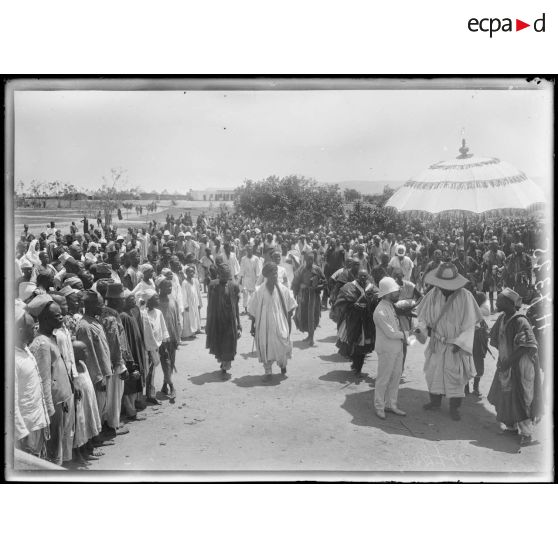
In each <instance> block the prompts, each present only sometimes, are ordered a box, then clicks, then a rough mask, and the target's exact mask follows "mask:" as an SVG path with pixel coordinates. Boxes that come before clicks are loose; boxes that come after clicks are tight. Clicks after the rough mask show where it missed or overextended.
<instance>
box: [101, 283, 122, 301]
mask: <svg viewBox="0 0 558 558" xmlns="http://www.w3.org/2000/svg"><path fill="white" fill-rule="evenodd" d="M105 298H124V285H122V283H109V284H108V285H107V294H106V295H105Z"/></svg>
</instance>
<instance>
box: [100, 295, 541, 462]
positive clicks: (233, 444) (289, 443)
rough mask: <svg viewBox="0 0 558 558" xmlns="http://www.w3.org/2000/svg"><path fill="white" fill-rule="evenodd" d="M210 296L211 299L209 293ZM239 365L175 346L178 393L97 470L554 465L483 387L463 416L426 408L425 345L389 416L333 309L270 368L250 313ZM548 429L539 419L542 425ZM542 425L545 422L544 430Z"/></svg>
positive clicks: (368, 366)
mask: <svg viewBox="0 0 558 558" xmlns="http://www.w3.org/2000/svg"><path fill="white" fill-rule="evenodd" d="M204 304H206V300H205V295H204ZM242 321H243V328H244V334H243V336H242V338H241V340H240V341H239V351H238V354H237V357H236V360H235V361H234V362H233V367H232V370H231V375H230V376H227V377H226V378H225V379H223V376H222V374H221V372H220V371H218V364H217V362H216V360H215V359H214V358H213V357H211V356H210V355H209V354H208V352H207V350H206V349H205V336H203V335H201V336H199V337H198V338H197V339H196V340H194V341H191V342H188V343H186V344H185V345H184V346H181V347H180V349H179V352H178V355H177V368H178V371H179V373H178V374H177V375H176V376H175V379H176V387H177V399H176V402H175V404H171V403H170V402H169V401H168V400H165V401H164V402H163V404H162V405H161V406H160V407H158V408H157V407H148V408H147V409H146V410H145V411H143V412H142V414H143V415H144V416H146V417H147V418H148V420H146V421H143V422H139V423H132V424H130V425H129V428H130V434H128V435H125V436H120V437H118V438H117V440H116V444H115V445H114V446H109V447H106V448H105V452H106V454H105V456H104V457H102V458H101V459H100V460H99V461H97V462H93V463H92V465H91V466H90V468H89V469H90V470H94V471H98V470H135V471H140V470H150V471H157V470H159V471H162V470H167V471H168V470H175V471H176V470H182V471H202V470H206V471H243V470H244V471H248V470H251V471H255V470H260V471H270V470H274V471H278V470H282V471H293V470H294V471H297V470H298V471H328V470H329V471H394V472H412V471H462V472H475V473H482V472H507V473H528V472H537V471H542V470H543V469H545V465H544V463H543V458H544V455H546V451H545V449H544V448H545V446H544V445H543V444H541V445H537V446H531V447H528V448H523V449H522V451H521V453H517V450H518V445H517V441H516V438H515V437H514V436H512V435H509V434H505V435H502V434H499V428H498V425H497V423H496V422H495V416H494V411H493V408H492V407H491V406H490V405H489V404H488V403H487V401H486V398H482V399H481V400H478V399H477V398H475V397H472V396H470V397H468V398H467V399H466V401H465V403H464V405H463V407H462V411H463V412H462V415H463V418H462V420H461V422H458V423H456V422H454V421H452V420H451V419H450V417H449V413H448V409H447V402H444V405H443V410H442V412H438V413H433V412H427V411H424V410H423V409H422V404H423V403H425V402H426V401H427V400H428V394H427V392H426V385H425V381H424V376H423V373H422V363H423V351H424V346H422V345H419V344H416V345H414V346H412V347H410V350H409V355H408V359H407V365H406V372H405V379H406V381H405V383H403V384H402V385H401V389H400V406H401V408H402V409H405V410H406V411H407V412H408V416H407V417H404V418H403V419H401V418H400V417H396V416H394V415H388V418H387V420H385V421H382V420H380V419H378V418H377V417H376V416H375V415H374V411H373V393H374V392H373V385H374V381H373V378H374V377H375V375H376V365H377V357H376V354H375V353H373V354H372V355H370V356H369V357H368V359H367V361H366V363H365V367H364V371H366V372H367V373H368V374H369V377H368V378H367V379H366V380H364V381H360V382H355V379H354V376H353V374H352V373H351V372H350V370H349V368H350V366H349V363H348V362H347V361H345V360H344V359H343V358H340V357H339V356H338V355H337V351H336V348H335V326H334V324H333V323H332V322H331V321H330V320H329V318H328V315H327V313H326V312H323V313H322V322H321V327H320V328H319V329H318V331H317V334H316V340H317V346H316V347H313V348H309V347H307V346H306V344H305V343H303V342H302V339H303V337H304V334H301V333H300V332H297V331H295V332H294V334H293V341H294V351H293V360H292V361H291V362H290V365H289V369H288V376H287V377H286V378H283V377H281V375H280V374H279V370H278V369H275V370H274V376H273V381H272V382H271V383H269V384H264V383H262V374H263V368H262V366H261V365H260V364H259V363H258V360H257V358H256V357H255V353H252V352H251V350H252V337H251V336H250V334H249V323H248V320H247V318H246V317H243V318H242ZM486 368H487V371H486V374H485V376H484V378H483V380H482V383H481V391H483V393H487V392H488V389H489V386H490V383H491V381H492V377H493V374H494V360H492V359H491V357H490V356H487V359H486ZM539 430H540V431H541V430H542V425H541V426H539ZM541 436H542V433H541Z"/></svg>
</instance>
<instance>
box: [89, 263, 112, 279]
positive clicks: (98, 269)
mask: <svg viewBox="0 0 558 558" xmlns="http://www.w3.org/2000/svg"><path fill="white" fill-rule="evenodd" d="M91 272H92V273H93V276H94V277H95V279H100V278H103V277H107V278H108V277H111V276H112V268H111V267H110V265H109V264H106V263H99V264H96V265H93V266H91Z"/></svg>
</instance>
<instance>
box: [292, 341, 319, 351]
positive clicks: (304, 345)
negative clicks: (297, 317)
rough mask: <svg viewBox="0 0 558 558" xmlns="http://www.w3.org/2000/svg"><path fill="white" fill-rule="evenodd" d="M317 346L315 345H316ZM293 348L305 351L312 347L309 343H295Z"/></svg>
mask: <svg viewBox="0 0 558 558" xmlns="http://www.w3.org/2000/svg"><path fill="white" fill-rule="evenodd" d="M314 346H315V345H314ZM293 347H296V348H297V349H302V350H303V351H304V350H305V349H311V348H312V347H311V346H310V345H309V344H308V341H302V340H301V341H293Z"/></svg>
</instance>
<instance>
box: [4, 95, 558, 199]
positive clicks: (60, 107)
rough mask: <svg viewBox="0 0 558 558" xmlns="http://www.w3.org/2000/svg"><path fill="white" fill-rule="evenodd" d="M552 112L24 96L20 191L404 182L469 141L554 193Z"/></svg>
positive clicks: (300, 98)
mask: <svg viewBox="0 0 558 558" xmlns="http://www.w3.org/2000/svg"><path fill="white" fill-rule="evenodd" d="M551 103H552V91H551V90H498V91H494V90H489V91H486V90H450V91H448V90H362V91H355V90H348V91H347V90H337V91H335V90H325V91H323V90H319V91H186V92H184V91H16V92H15V169H14V170H15V183H16V184H17V182H18V181H20V180H22V181H23V182H24V183H25V184H29V183H30V181H31V180H33V179H36V180H44V181H52V180H60V181H65V182H69V183H72V184H74V185H76V186H77V187H78V188H87V189H96V188H98V187H99V186H100V185H101V184H102V179H103V176H108V175H109V174H110V169H111V168H113V167H122V168H124V169H126V170H127V178H128V183H129V184H130V185H131V186H137V187H140V188H142V189H144V190H145V191H151V190H157V191H162V190H163V189H167V190H168V191H169V192H173V191H179V192H182V191H187V190H188V189H190V188H192V189H194V190H201V189H206V188H234V187H237V186H240V185H241V184H242V183H243V181H244V180H245V179H253V180H258V179H262V178H265V177H267V176H270V175H278V176H285V175H289V174H298V175H304V176H308V177H312V178H315V179H316V180H318V181H319V182H341V181H349V180H351V181H352V180H371V181H384V180H385V181H405V180H407V179H409V178H411V177H412V176H414V175H415V174H418V173H420V171H422V170H423V169H424V168H425V167H427V166H428V165H430V164H432V163H434V162H437V161H440V160H444V159H450V158H453V157H455V156H457V155H458V148H459V147H460V144H461V138H462V137H465V138H466V140H467V143H468V145H469V146H470V148H471V152H472V153H474V154H475V155H478V156H487V157H498V158H500V159H502V160H505V161H507V162H509V163H511V164H512V165H514V166H515V167H517V168H518V169H519V170H522V171H524V172H525V173H526V174H527V175H528V176H530V177H532V178H539V179H541V178H542V179H543V180H542V181H544V182H546V183H547V184H546V185H544V184H541V185H542V186H543V187H545V186H546V187H548V184H550V177H551V173H552V168H551V167H552V118H553V117H552V104H551Z"/></svg>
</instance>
